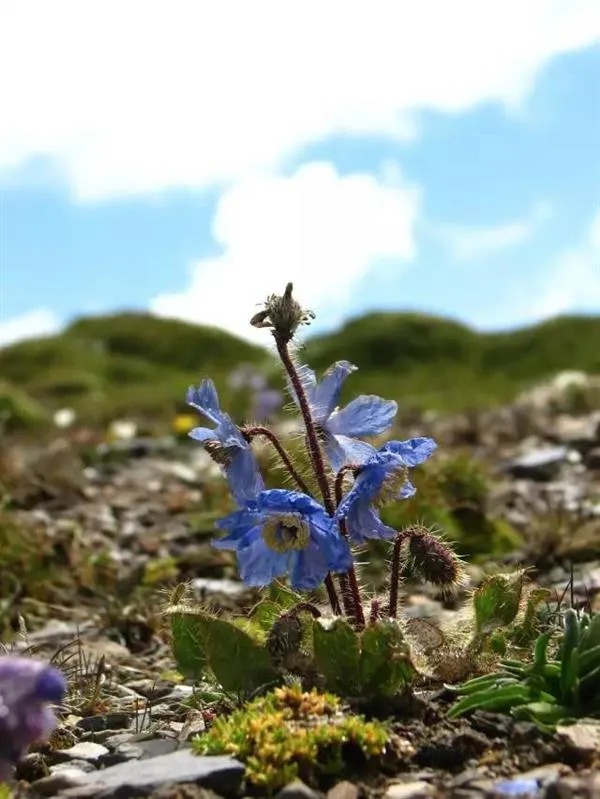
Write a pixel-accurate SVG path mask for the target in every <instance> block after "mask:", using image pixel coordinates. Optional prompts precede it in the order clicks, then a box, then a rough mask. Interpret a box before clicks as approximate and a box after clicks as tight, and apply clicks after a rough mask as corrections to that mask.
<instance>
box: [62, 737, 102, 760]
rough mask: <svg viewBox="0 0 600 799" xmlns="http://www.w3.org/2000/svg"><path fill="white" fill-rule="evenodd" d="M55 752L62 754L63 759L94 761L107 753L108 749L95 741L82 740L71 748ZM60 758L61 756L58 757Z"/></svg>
mask: <svg viewBox="0 0 600 799" xmlns="http://www.w3.org/2000/svg"><path fill="white" fill-rule="evenodd" d="M55 754H56V755H57V756H60V759H61V760H88V761H91V762H94V761H96V760H100V759H101V758H102V757H104V756H105V755H107V754H108V749H107V748H106V746H102V744H97V743H94V742H93V741H80V742H79V743H77V744H75V746H71V747H70V748H69V749H57V750H56V753H55ZM58 759H59V757H57V760H58Z"/></svg>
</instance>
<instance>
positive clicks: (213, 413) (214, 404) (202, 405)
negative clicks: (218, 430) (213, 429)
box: [187, 379, 223, 424]
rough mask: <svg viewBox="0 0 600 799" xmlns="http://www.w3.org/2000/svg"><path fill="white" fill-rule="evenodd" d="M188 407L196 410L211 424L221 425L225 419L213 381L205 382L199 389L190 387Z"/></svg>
mask: <svg viewBox="0 0 600 799" xmlns="http://www.w3.org/2000/svg"><path fill="white" fill-rule="evenodd" d="M187 402H188V405H191V406H192V407H193V408H196V409H197V410H199V411H200V413H202V414H203V415H204V416H206V418H207V419H210V421H211V422H214V423H215V424H219V422H220V421H221V420H222V419H223V412H222V411H221V406H220V405H219V395H218V394H217V389H216V388H215V384H214V383H213V381H212V380H210V379H206V380H203V381H202V383H201V384H200V387H199V388H194V386H190V387H189V389H188V393H187Z"/></svg>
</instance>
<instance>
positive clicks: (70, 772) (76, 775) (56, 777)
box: [32, 766, 87, 796]
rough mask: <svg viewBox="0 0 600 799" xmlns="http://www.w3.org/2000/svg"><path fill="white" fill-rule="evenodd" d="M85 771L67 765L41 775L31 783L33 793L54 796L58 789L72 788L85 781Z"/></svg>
mask: <svg viewBox="0 0 600 799" xmlns="http://www.w3.org/2000/svg"><path fill="white" fill-rule="evenodd" d="M86 777H87V773H86V772H85V771H82V770H81V769H79V768H75V767H72V766H68V767H66V768H61V769H58V770H56V771H53V772H52V774H49V775H48V776H47V777H42V778H41V779H40V780H36V781H35V782H34V783H32V787H33V789H34V791H35V793H38V794H40V796H56V794H57V793H59V792H60V791H64V790H66V789H68V788H74V787H75V786H77V785H80V784H81V783H83V782H84V781H85V779H86Z"/></svg>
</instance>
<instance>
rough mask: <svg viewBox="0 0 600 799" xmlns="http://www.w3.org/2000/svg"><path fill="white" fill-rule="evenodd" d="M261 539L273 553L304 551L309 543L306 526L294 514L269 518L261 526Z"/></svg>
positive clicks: (300, 518) (308, 532) (308, 533)
mask: <svg viewBox="0 0 600 799" xmlns="http://www.w3.org/2000/svg"><path fill="white" fill-rule="evenodd" d="M262 537H263V540H264V542H265V544H266V545H267V546H268V547H269V549H272V550H273V551H274V552H280V553H282V552H289V551H290V550H292V549H296V550H300V549H306V547H307V546H308V542H309V541H310V531H309V529H308V525H307V524H306V522H305V521H303V519H302V517H301V516H300V515H298V514H296V513H281V514H279V515H277V516H272V517H269V518H268V519H267V520H266V522H265V523H264V524H263V529H262Z"/></svg>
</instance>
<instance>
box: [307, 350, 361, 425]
mask: <svg viewBox="0 0 600 799" xmlns="http://www.w3.org/2000/svg"><path fill="white" fill-rule="evenodd" d="M357 368H358V367H357V366H354V364H352V363H350V361H337V363H334V364H333V365H332V366H330V367H329V369H328V370H327V371H326V372H325V374H324V375H323V379H322V380H321V382H320V383H318V384H317V385H316V386H315V387H314V388H313V389H312V391H311V392H310V407H311V411H312V414H313V419H314V421H315V422H317V424H323V422H325V420H326V419H328V418H329V416H330V415H331V414H332V413H333V410H334V408H335V407H336V405H337V404H338V402H339V399H340V392H341V390H342V385H343V383H344V380H345V379H346V378H347V377H348V375H349V374H351V373H352V372H355V371H356V370H357Z"/></svg>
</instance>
